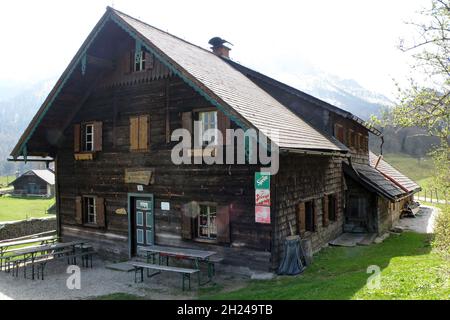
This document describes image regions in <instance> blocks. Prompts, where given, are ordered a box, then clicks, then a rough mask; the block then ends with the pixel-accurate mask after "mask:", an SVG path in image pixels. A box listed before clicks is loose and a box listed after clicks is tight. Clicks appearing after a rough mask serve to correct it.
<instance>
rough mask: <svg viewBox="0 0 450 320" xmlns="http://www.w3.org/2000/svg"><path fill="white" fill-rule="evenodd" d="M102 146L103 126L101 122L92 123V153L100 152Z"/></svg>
mask: <svg viewBox="0 0 450 320" xmlns="http://www.w3.org/2000/svg"><path fill="white" fill-rule="evenodd" d="M102 144H103V125H102V122H100V121H96V122H94V147H93V149H94V151H102V148H103V147H102Z"/></svg>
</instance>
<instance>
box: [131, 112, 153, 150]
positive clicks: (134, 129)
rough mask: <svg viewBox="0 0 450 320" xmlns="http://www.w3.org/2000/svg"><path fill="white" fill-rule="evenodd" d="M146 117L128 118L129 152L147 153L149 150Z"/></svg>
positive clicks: (147, 120) (147, 121)
mask: <svg viewBox="0 0 450 320" xmlns="http://www.w3.org/2000/svg"><path fill="white" fill-rule="evenodd" d="M149 119H150V117H149V116H148V115H140V116H134V117H130V150H131V151H148V149H149V140H150V139H149Z"/></svg>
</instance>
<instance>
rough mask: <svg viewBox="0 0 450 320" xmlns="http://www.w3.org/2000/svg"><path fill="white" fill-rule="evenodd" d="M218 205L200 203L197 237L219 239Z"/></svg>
mask: <svg viewBox="0 0 450 320" xmlns="http://www.w3.org/2000/svg"><path fill="white" fill-rule="evenodd" d="M216 216H217V207H216V206H211V205H203V204H201V205H200V212H199V215H198V217H197V237H198V238H200V239H210V240H216V239H217V225H216Z"/></svg>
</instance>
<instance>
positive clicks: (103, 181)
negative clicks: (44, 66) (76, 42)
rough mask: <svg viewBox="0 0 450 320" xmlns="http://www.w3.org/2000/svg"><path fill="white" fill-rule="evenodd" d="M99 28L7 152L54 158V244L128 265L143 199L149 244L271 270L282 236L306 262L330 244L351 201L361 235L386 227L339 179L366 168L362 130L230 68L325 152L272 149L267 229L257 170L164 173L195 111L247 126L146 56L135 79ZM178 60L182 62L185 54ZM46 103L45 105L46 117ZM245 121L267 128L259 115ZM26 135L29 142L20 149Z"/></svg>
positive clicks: (120, 34) (192, 168)
mask: <svg viewBox="0 0 450 320" xmlns="http://www.w3.org/2000/svg"><path fill="white" fill-rule="evenodd" d="M109 10H112V9H109ZM112 14H113V13H112ZM104 23H105V24H104V26H103V29H101V32H99V33H98V34H97V33H95V32H93V33H94V34H95V36H96V37H97V38H96V39H95V41H93V42H92V43H90V44H89V50H87V49H86V50H84V51H83V50H80V52H81V53H79V54H77V56H76V57H75V58H74V61H77V59H80V57H81V56H78V55H81V54H84V64H82V72H80V70H79V69H73V70H76V71H73V72H72V74H70V76H68V74H66V73H67V71H66V73H65V74H64V75H63V76H62V78H61V79H60V80H59V81H58V83H57V86H56V87H55V88H57V90H54V91H52V93H51V94H50V96H49V98H48V99H47V100H46V102H45V103H44V105H43V107H42V109H41V110H40V112H41V111H42V112H43V113H44V111H43V110H45V117H42V119H40V120H39V123H38V124H36V128H35V130H34V129H33V130H32V129H31V126H30V127H29V128H28V129H27V130H26V132H25V134H24V136H23V137H22V138H21V141H20V142H23V143H22V144H21V143H19V144H18V146H17V147H16V148H15V152H16V156H17V155H20V152H22V155H23V153H24V149H23V146H26V147H27V148H28V150H29V151H30V154H32V155H36V156H37V155H46V156H47V155H48V156H53V157H54V158H55V159H56V196H57V204H56V209H57V217H58V225H59V233H60V235H61V236H62V237H63V239H64V240H69V239H73V238H83V239H87V240H89V241H90V242H92V243H93V244H94V245H95V247H96V249H97V250H99V251H100V252H103V253H106V254H108V255H110V256H113V257H115V258H117V259H122V258H124V257H130V256H132V255H134V254H135V250H134V240H135V237H137V235H136V234H137V233H136V230H135V229H134V228H135V227H136V226H135V224H136V219H137V218H135V217H134V210H135V209H136V206H137V205H135V201H136V199H139V198H146V199H151V206H152V209H153V210H154V211H153V216H154V224H153V226H152V228H151V230H150V229H149V230H147V231H148V232H150V231H151V232H150V233H149V237H153V239H154V243H156V244H160V245H171V246H180V247H189V248H203V249H210V250H214V251H217V252H218V253H219V254H220V255H221V256H222V257H223V258H224V263H225V264H230V265H239V266H245V267H248V268H251V269H261V270H276V269H277V267H278V265H279V263H280V260H281V259H282V257H283V253H284V252H283V251H284V247H283V245H284V240H285V238H286V237H287V236H289V235H291V234H292V233H294V234H299V235H300V236H301V238H302V239H304V240H306V241H309V242H310V244H311V248H312V250H313V251H318V250H320V248H321V247H322V246H323V245H325V244H327V243H328V242H329V241H330V240H332V239H334V238H335V237H336V236H338V235H339V234H341V233H342V232H343V229H344V225H345V224H346V223H347V220H348V218H349V215H350V214H351V212H350V211H349V205H348V202H349V199H350V198H351V197H360V198H366V197H368V199H369V198H370V199H369V200H368V201H369V203H370V205H373V206H375V209H373V210H372V209H371V210H372V211H373V212H372V211H370V213H368V212H362V213H361V214H363V215H364V216H363V217H364V219H366V220H367V219H372V213H373V217H374V219H375V221H374V222H373V223H371V224H370V225H371V226H373V230H372V229H371V230H367V231H373V232H380V231H381V229H380V227H379V226H380V225H383V226H386V225H387V224H386V223H384V222H380V221H377V219H380V218H383V219H384V220H388V219H390V218H389V214H388V215H387V216H386V215H385V211H386V210H384V205H385V204H384V203H382V201H381V200H377V199H378V198H376V197H377V196H376V195H373V194H372V191H370V192H369V193H368V192H367V190H365V189H364V188H361V187H360V185H359V184H358V183H354V184H353V182H352V181H351V180H349V178H348V177H347V176H346V175H344V170H343V167H344V166H351V164H352V163H358V164H361V165H367V166H368V165H369V153H368V135H369V131H370V129H369V128H367V127H365V126H364V125H363V124H361V123H360V122H359V121H358V120H357V119H355V118H353V117H354V116H352V115H351V114H349V113H348V112H344V111H343V110H341V109H339V108H336V107H334V106H331V105H327V104H325V103H324V102H320V103H319V102H318V99H316V98H312V97H310V96H307V95H306V94H303V93H299V92H297V91H295V90H291V89H292V88H287V86H285V85H281V84H279V83H276V81H275V80H273V79H270V78H268V77H265V76H263V75H260V74H256V73H255V72H250V70H249V69H246V68H243V67H242V68H241V67H239V66H237V65H236V64H235V63H233V62H232V61H229V60H224V61H225V62H224V61H222V60H220V63H228V64H230V65H232V66H233V67H234V68H237V70H239V71H240V72H242V73H243V74H244V75H246V76H247V77H248V78H249V79H250V80H251V81H253V83H254V84H256V85H257V86H258V88H257V89H258V90H260V91H261V89H262V90H263V94H261V95H260V97H261V96H262V97H263V98H264V99H262V100H260V101H265V102H267V101H269V102H271V101H270V100H273V99H272V97H273V98H275V99H276V101H277V103H280V104H282V108H283V109H280V110H282V111H283V110H285V109H286V108H288V109H290V110H291V111H292V112H294V113H295V114H296V115H297V116H298V117H300V118H301V119H303V120H304V121H306V122H307V123H309V124H311V128H310V127H309V126H307V125H305V126H303V130H306V132H307V134H313V136H314V137H319V138H320V139H322V140H320V139H319V140H318V141H322V142H323V141H325V143H326V144H327V146H328V147H326V148H322V146H321V145H318V146H315V148H310V149H307V148H306V149H301V148H297V149H295V148H293V149H295V150H293V149H291V148H285V149H283V150H281V153H280V166H279V167H280V169H279V171H278V173H277V174H276V175H273V176H272V178H271V184H270V192H271V207H270V209H271V222H270V223H268V224H262V223H257V222H255V187H254V176H255V173H256V172H259V171H260V169H261V166H260V165H253V164H252V165H251V164H241V165H227V164H215V165H206V164H183V165H175V164H174V163H173V162H172V161H171V152H172V148H173V147H174V146H175V145H176V144H177V143H178V142H172V141H171V139H170V136H171V133H172V132H173V131H174V130H175V129H178V128H186V129H191V125H192V121H193V120H194V119H195V114H196V113H197V112H201V111H211V110H212V111H216V112H217V120H218V123H217V124H218V129H219V130H221V131H223V130H225V129H227V128H231V129H236V128H238V127H239V126H238V124H239V125H241V126H242V124H244V125H245V124H247V123H248V119H245V121H244V120H243V119H242V118H239V117H237V116H236V112H235V111H233V112H230V113H229V114H227V115H225V113H224V112H222V111H224V110H225V109H222V110H219V109H218V108H217V105H214V101H215V100H214V99H211V97H210V96H208V95H207V94H201V93H199V92H203V93H204V91H202V90H199V88H198V87H197V86H196V85H195V84H194V83H193V81H192V80H191V81H187V80H186V76H185V75H183V74H176V73H174V72H172V71H171V70H170V69H169V68H168V67H166V65H168V62H167V61H165V60H163V59H160V58H158V56H157V55H156V54H152V53H151V52H148V51H146V50H144V52H145V58H146V59H145V66H143V65H142V64H141V67H142V70H138V71H136V70H135V69H134V64H135V63H136V61H135V60H134V57H135V52H134V51H135V50H136V46H137V44H138V42H137V41H136V39H133V38H132V37H131V36H130V33H129V32H128V33H127V32H126V31H125V30H124V28H122V27H120V26H119V25H117V23H115V22H114V21H113V20H105V22H104ZM136 23H140V22H136ZM94 30H96V29H94ZM158 32H160V31H157V33H158ZM161 32H162V31H161ZM88 40H89V41H90V40H91V36H90V37H89V38H88ZM88 40H87V43H89V41H88ZM165 41H167V39H166V40H165ZM177 41H179V39H178V40H177ZM183 45H186V43H183ZM82 48H84V47H82ZM190 49H192V48H189V49H186V51H185V52H186V54H194V53H193V52H195V51H193V52H191V51H190ZM155 52H158V51H157V50H156V51H155ZM202 53H204V52H203V51H202ZM160 54H161V53H160ZM216 62H217V61H216ZM71 66H72V67H73V66H74V62H72V64H71ZM220 67H223V65H221V66H220ZM226 67H229V66H226ZM76 68H79V65H78V64H77V65H76ZM69 70H70V68H69ZM221 70H229V69H227V68H224V69H221ZM233 70H234V69H233ZM211 72H215V69H213V70H211ZM66 76H67V77H66ZM239 79H240V78H239ZM246 80H248V79H246ZM253 83H252V84H253ZM215 85H217V84H215ZM250 90H251V91H252V92H251V94H253V95H255V94H260V92H257V93H255V88H250ZM267 93H268V94H269V95H270V96H272V97H270V96H268V95H267ZM266 96H268V97H269V98H270V99H268V98H267V97H266ZM228 98H229V97H228ZM52 99H53V100H52ZM235 99H242V100H244V99H245V97H235ZM49 101H51V102H52V103H53V106H52V108H48V110H46V109H45V108H47V107H48V105H49V103H50V102H49ZM50 104H51V103H50ZM252 110H253V109H252ZM228 111H229V110H228ZM263 111H264V110H262V111H261V110H260V111H259V112H263ZM255 113H256V112H255ZM288 114H289V116H291V115H292V113H291V112H290V111H288ZM251 116H252V117H253V116H254V115H251ZM252 117H250V118H251V119H254V118H252ZM293 118H294V119H295V120H298V118H296V117H295V116H293ZM37 119H38V117H36V118H35V119H34V120H33V122H32V124H34V123H35V122H36V123H37V122H38V121H37ZM287 119H289V118H287ZM256 120H258V121H262V122H263V121H266V122H267V121H268V120H267V117H266V115H264V114H262V115H261V118H260V119H256ZM269 121H270V122H271V123H272V122H273V121H277V119H269ZM292 123H294V124H296V125H299V126H300V124H298V123H296V122H295V121H293V122H292ZM305 128H306V129H305ZM314 128H315V129H314ZM288 129H289V128H288ZM86 132H89V134H91V133H92V141H88V140H87V138H85V140H86V141H84V140H83V137H85V136H86ZM304 132H305V131H304ZM288 133H289V131H288ZM28 135H32V136H33V138H32V139H27V137H28ZM295 137H299V136H298V135H297V136H295ZM300 138H301V137H300ZM307 145H308V144H306V146H307ZM330 145H331V146H333V148H331V149H330ZM21 148H22V149H21ZM91 148H92V149H91ZM327 148H328V149H327ZM347 148H348V150H347ZM25 153H26V152H25ZM133 170H136V171H145V172H146V174H149V175H150V177H149V178H148V181H146V182H144V183H142V182H136V181H131V182H130V181H129V179H128V177H127V172H129V171H133ZM144 180H145V179H144ZM149 201H150V200H149ZM203 204H204V205H205V206H207V205H208V206H212V207H214V208H216V210H217V211H216V216H215V221H216V229H217V230H216V231H215V232H216V237H215V238H214V239H207V240H205V239H204V238H201V237H198V235H197V234H196V232H197V231H196V228H197V227H196V225H195V223H196V222H195V219H194V218H193V217H195V215H198V208H199V206H201V205H203ZM163 207H165V208H163ZM208 210H209V209H208ZM94 212H95V214H94ZM94 216H95V217H94ZM145 219H147V218H145ZM370 221H372V220H370ZM383 229H384V227H383ZM145 237H146V239H147V235H146V236H145ZM152 241H153V240H152Z"/></svg>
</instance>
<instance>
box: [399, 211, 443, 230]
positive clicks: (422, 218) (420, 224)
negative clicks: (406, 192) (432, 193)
mask: <svg viewBox="0 0 450 320" xmlns="http://www.w3.org/2000/svg"><path fill="white" fill-rule="evenodd" d="M438 213H439V209H438V208H436V207H430V206H420V210H419V212H418V213H417V214H416V217H415V218H408V217H406V218H402V219H400V220H399V222H398V224H397V225H398V226H399V227H401V228H403V229H405V230H410V231H415V232H418V233H433V230H434V220H435V218H436V215H437V214H438Z"/></svg>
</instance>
